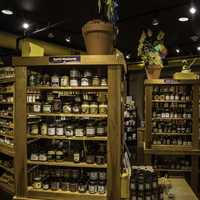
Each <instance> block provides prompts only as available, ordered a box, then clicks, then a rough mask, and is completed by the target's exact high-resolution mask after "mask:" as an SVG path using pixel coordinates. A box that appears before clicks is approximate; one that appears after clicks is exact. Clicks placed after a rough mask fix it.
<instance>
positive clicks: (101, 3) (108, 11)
mask: <svg viewBox="0 0 200 200" xmlns="http://www.w3.org/2000/svg"><path fill="white" fill-rule="evenodd" d="M98 8H99V13H100V14H101V15H102V16H103V18H104V19H105V20H106V21H110V22H112V23H116V22H117V20H118V19H119V12H118V8H119V0H98Z"/></svg>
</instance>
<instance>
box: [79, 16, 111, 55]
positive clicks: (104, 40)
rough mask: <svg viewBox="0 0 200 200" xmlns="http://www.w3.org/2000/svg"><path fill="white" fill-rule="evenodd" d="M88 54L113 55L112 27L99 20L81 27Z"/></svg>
mask: <svg viewBox="0 0 200 200" xmlns="http://www.w3.org/2000/svg"><path fill="white" fill-rule="evenodd" d="M82 34H83V37H84V41H85V45H86V49H87V53H88V54H94V55H106V54H113V41H114V26H113V24H111V23H107V22H103V21H101V20H92V21H89V22H88V23H86V24H85V25H84V26H83V27H82Z"/></svg>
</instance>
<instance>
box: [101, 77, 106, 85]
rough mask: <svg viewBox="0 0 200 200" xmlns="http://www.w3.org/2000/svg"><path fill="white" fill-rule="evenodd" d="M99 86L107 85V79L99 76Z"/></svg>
mask: <svg viewBox="0 0 200 200" xmlns="http://www.w3.org/2000/svg"><path fill="white" fill-rule="evenodd" d="M100 85H101V86H107V85H108V84H107V79H106V78H101V84H100Z"/></svg>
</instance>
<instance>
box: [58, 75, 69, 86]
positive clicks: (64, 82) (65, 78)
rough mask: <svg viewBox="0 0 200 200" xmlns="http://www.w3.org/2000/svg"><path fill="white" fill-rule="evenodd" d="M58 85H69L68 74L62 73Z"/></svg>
mask: <svg viewBox="0 0 200 200" xmlns="http://www.w3.org/2000/svg"><path fill="white" fill-rule="evenodd" d="M60 86H61V87H68V86H69V76H67V75H64V76H62V77H61V79H60Z"/></svg>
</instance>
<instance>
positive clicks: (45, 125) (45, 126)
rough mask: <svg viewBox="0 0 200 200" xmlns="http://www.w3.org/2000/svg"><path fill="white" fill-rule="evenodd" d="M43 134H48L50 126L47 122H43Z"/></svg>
mask: <svg viewBox="0 0 200 200" xmlns="http://www.w3.org/2000/svg"><path fill="white" fill-rule="evenodd" d="M40 129H41V130H40V131H41V135H47V132H48V126H47V123H42V124H41V128H40Z"/></svg>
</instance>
